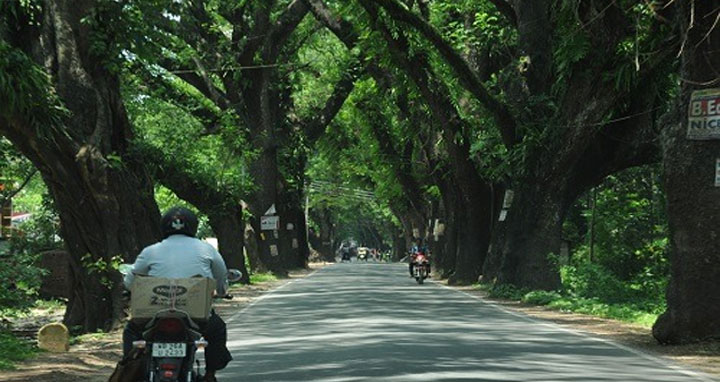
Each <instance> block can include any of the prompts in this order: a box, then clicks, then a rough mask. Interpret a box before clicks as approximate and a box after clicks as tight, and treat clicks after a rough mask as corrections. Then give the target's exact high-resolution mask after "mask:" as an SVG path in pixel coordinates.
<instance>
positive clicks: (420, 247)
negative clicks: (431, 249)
mask: <svg viewBox="0 0 720 382" xmlns="http://www.w3.org/2000/svg"><path fill="white" fill-rule="evenodd" d="M420 253H422V254H423V255H425V257H426V258H427V259H428V274H429V273H430V261H429V260H430V259H429V253H428V248H427V246H426V245H425V244H424V243H423V240H422V239H415V244H414V245H413V246H412V248H411V249H410V257H409V263H410V265H409V268H410V277H415V275H414V274H413V268H414V266H415V258H416V257H417V255H418V254H420Z"/></svg>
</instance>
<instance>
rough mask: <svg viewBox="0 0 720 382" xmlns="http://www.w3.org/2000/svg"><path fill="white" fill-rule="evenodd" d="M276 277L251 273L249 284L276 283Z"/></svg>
mask: <svg viewBox="0 0 720 382" xmlns="http://www.w3.org/2000/svg"><path fill="white" fill-rule="evenodd" d="M277 279H278V278H277V276H275V275H274V274H272V273H270V272H267V273H253V274H251V275H250V283H251V284H257V283H266V282H272V281H277Z"/></svg>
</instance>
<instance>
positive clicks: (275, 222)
mask: <svg viewBox="0 0 720 382" xmlns="http://www.w3.org/2000/svg"><path fill="white" fill-rule="evenodd" d="M279 228H280V216H260V229H261V230H263V231H273V230H276V229H279Z"/></svg>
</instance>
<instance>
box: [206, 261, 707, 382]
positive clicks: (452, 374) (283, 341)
mask: <svg viewBox="0 0 720 382" xmlns="http://www.w3.org/2000/svg"><path fill="white" fill-rule="evenodd" d="M228 325H229V330H228V331H229V333H228V334H229V338H230V340H229V342H228V346H229V347H230V348H231V351H232V353H233V356H234V357H235V361H233V362H232V363H231V364H230V365H229V366H228V368H227V369H226V370H223V371H222V372H221V373H219V374H218V377H219V379H220V380H222V381H233V382H235V381H237V382H241V381H327V382H329V381H337V382H340V381H436V382H437V381H523V382H525V381H528V382H529V381H532V382H537V381H622V382H632V381H653V382H659V381H662V382H679V381H711V379H709V378H708V377H706V376H703V375H700V374H697V373H693V372H690V371H685V370H683V369H681V368H679V367H676V366H673V365H672V364H671V363H670V362H669V361H666V360H660V359H655V358H652V357H647V356H643V355H641V354H635V353H633V352H630V351H628V350H626V349H623V348H621V347H618V346H614V345H612V344H609V343H607V342H604V341H601V340H597V339H593V338H590V337H587V336H583V335H579V334H576V333H573V332H570V331H567V330H564V329H561V328H560V327H558V326H555V325H553V324H550V323H545V322H540V321H534V320H531V319H528V318H526V317H525V316H522V315H517V314H512V313H509V312H506V311H503V310H501V309H499V308H497V307H495V306H493V305H491V304H487V303H485V302H482V301H481V300H479V299H476V298H473V297H471V296H469V295H466V294H464V293H460V292H457V291H454V290H450V289H448V288H445V287H442V286H439V285H436V284H433V283H429V284H425V285H417V284H416V283H415V281H414V280H413V279H411V278H410V277H409V276H407V268H406V267H405V266H402V265H398V264H373V263H369V264H356V263H352V264H336V265H333V266H329V267H326V268H323V269H321V270H320V271H318V272H316V273H314V274H313V275H311V276H309V277H307V278H304V279H299V280H297V281H295V282H293V283H290V284H286V285H285V286H284V287H282V288H280V289H278V290H276V291H274V292H272V293H270V294H268V295H266V296H265V297H264V298H262V299H261V300H259V301H257V303H255V304H253V305H252V306H250V307H249V308H247V309H246V310H244V311H242V312H241V313H238V314H237V315H235V316H233V317H232V318H231V319H230V320H229V324H228Z"/></svg>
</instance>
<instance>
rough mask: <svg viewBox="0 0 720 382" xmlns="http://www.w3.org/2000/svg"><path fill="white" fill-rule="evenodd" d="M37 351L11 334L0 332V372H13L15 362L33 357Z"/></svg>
mask: <svg viewBox="0 0 720 382" xmlns="http://www.w3.org/2000/svg"><path fill="white" fill-rule="evenodd" d="M37 353H38V349H37V348H35V347H34V346H32V344H30V343H29V342H27V341H23V340H21V339H19V338H17V337H15V336H14V335H13V334H12V333H10V332H7V331H3V330H0V370H14V369H15V364H16V363H17V362H20V361H23V360H26V359H28V358H31V357H33V356H34V355H35V354H37Z"/></svg>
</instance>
